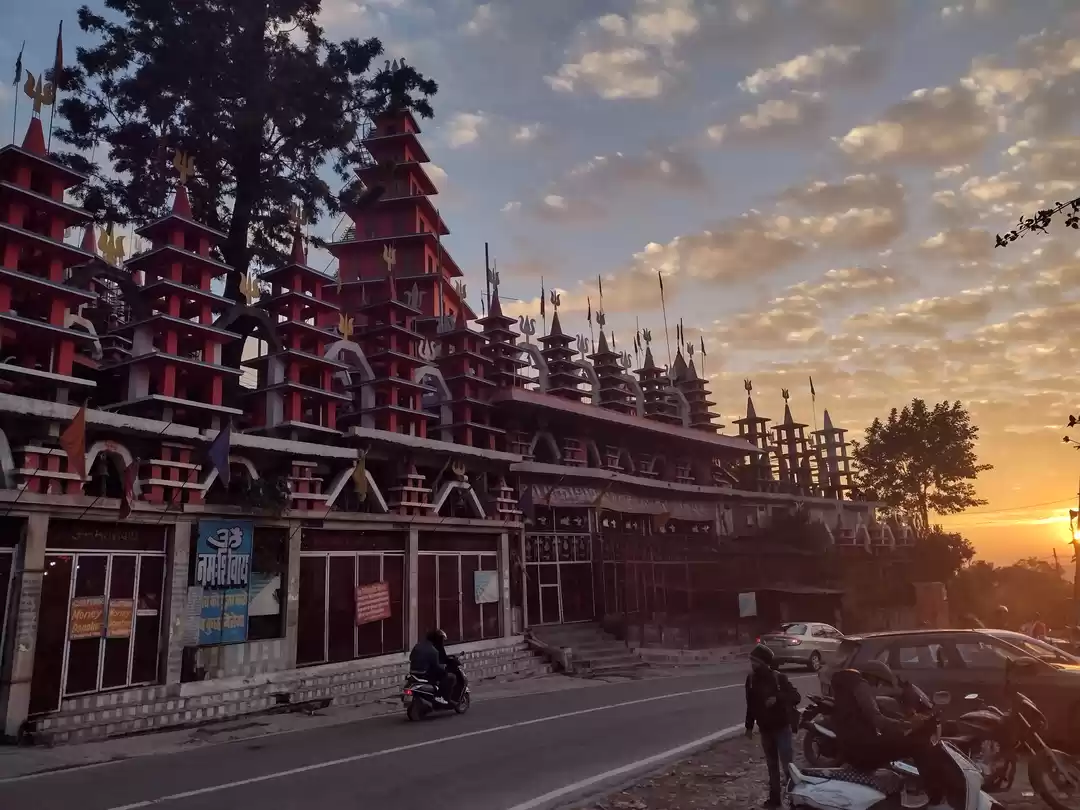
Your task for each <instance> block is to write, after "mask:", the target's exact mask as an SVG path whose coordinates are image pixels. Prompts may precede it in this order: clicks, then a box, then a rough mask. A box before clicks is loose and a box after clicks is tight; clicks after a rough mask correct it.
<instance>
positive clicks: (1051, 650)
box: [992, 633, 1080, 664]
mask: <svg viewBox="0 0 1080 810" xmlns="http://www.w3.org/2000/svg"><path fill="white" fill-rule="evenodd" d="M992 635H993V636H994V637H995V638H998V639H1001V640H1002V641H1004V642H1006V643H1008V644H1011V645H1012V646H1014V647H1017V648H1019V649H1021V650H1023V652H1024V654H1025V655H1030V656H1031V657H1032V658H1038V659H1039V660H1040V661H1045V662H1046V663H1048V664H1080V658H1077V657H1076V656H1075V655H1069V654H1068V653H1067V652H1065V651H1064V650H1059V649H1058V648H1057V647H1055V646H1054V645H1053V644H1047V643H1046V642H1045V641H1039V640H1038V639H1037V638H1031V637H1030V636H1025V635H1024V634H1023V633H993V634H992Z"/></svg>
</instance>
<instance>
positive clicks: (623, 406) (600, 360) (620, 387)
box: [589, 329, 637, 413]
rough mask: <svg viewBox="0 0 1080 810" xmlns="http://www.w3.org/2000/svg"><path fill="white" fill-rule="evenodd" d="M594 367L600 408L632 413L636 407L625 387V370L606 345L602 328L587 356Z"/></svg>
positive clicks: (617, 357) (614, 353) (616, 356)
mask: <svg viewBox="0 0 1080 810" xmlns="http://www.w3.org/2000/svg"><path fill="white" fill-rule="evenodd" d="M589 359H590V360H591V361H592V363H593V367H594V368H595V369H596V377H597V380H598V382H599V386H600V390H599V393H598V395H597V399H598V400H599V401H598V402H596V403H594V404H598V405H599V406H600V407H601V408H607V409H608V410H609V411H618V412H619V413H634V412H635V411H636V410H637V409H636V406H635V405H634V403H633V402H632V401H631V398H630V397H631V394H630V392H629V391H628V390H627V388H626V382H625V381H624V380H623V376H624V375H625V374H626V370H625V369H624V368H623V367H622V365H620V363H619V355H618V354H617V353H616V352H613V351H612V350H611V349H610V348H609V347H608V342H607V337H606V336H605V335H604V330H603V329H601V330H600V337H599V339H598V340H597V341H596V351H595V352H594V353H593V354H591V355H590V356H589Z"/></svg>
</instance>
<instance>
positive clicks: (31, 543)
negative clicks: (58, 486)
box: [0, 513, 49, 739]
mask: <svg viewBox="0 0 1080 810" xmlns="http://www.w3.org/2000/svg"><path fill="white" fill-rule="evenodd" d="M48 536H49V516H48V515H47V514H41V513H35V514H32V515H30V517H29V518H28V519H27V521H26V528H25V529H24V531H23V537H22V542H21V543H19V548H18V551H17V552H16V559H15V575H14V576H13V577H12V583H11V601H10V603H9V604H10V605H11V607H12V610H11V614H12V615H11V618H10V619H9V624H8V627H9V629H10V631H11V632H10V633H9V634H8V639H7V644H6V646H7V649H6V650H3V651H0V652H2V653H3V655H2V656H0V658H2V660H3V671H2V672H0V720H2V722H3V733H2V735H0V736H2V737H3V738H5V739H15V738H17V737H18V735H19V729H20V728H21V727H22V725H23V723H24V722H26V718H27V717H29V715H30V683H31V680H32V679H33V676H34V650H35V647H36V644H37V628H38V611H39V608H40V606H41V580H42V577H43V576H44V573H45V541H46V539H47V538H48Z"/></svg>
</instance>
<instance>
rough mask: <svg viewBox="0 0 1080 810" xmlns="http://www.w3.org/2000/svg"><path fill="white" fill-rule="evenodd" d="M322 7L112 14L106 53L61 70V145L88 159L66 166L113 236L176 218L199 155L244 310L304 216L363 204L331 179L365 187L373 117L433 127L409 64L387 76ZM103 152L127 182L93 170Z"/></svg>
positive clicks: (81, 56) (212, 0)
mask: <svg viewBox="0 0 1080 810" xmlns="http://www.w3.org/2000/svg"><path fill="white" fill-rule="evenodd" d="M321 5H322V3H321V0H200V2H178V1H177V0H105V7H106V9H107V10H109V11H111V12H114V14H112V15H110V16H109V17H108V18H106V17H105V16H103V15H102V14H98V13H96V12H94V11H92V10H91V9H90V8H89V7H87V6H83V7H82V8H80V9H79V25H80V27H81V28H82V30H83V31H86V32H90V33H94V34H98V35H100V37H101V42H100V44H98V45H97V46H96V47H93V48H89V49H86V48H79V49H78V52H77V58H78V65H77V66H73V67H68V68H65V70H64V71H63V76H62V77H61V78H60V81H59V85H60V88H61V101H60V104H59V107H58V110H59V112H60V115H61V116H62V118H63V120H64V122H65V125H64V126H62V127H61V128H60V129H59V130H58V131H57V133H56V134H57V136H58V137H59V138H60V140H62V141H63V142H65V143H67V144H69V145H70V146H73V147H75V148H76V149H78V150H80V151H81V152H82V153H83V154H78V153H73V154H68V155H65V156H64V158H65V159H66V161H67V162H68V163H69V164H71V165H72V166H73V167H74V168H76V169H78V170H79V171H82V172H84V173H86V174H88V175H90V176H91V180H90V182H89V183H88V184H86V185H85V186H84V187H83V189H82V192H81V193H82V195H83V204H84V206H85V207H86V209H87V210H88V211H89V212H91V213H92V214H93V215H94V217H95V218H96V219H97V220H98V221H99V222H112V223H116V224H120V225H127V224H129V223H130V224H135V225H141V224H145V223H147V222H149V221H152V220H153V219H155V218H156V217H158V216H160V215H161V214H162V213H163V211H164V207H165V205H166V201H167V197H168V193H169V189H170V181H169V177H170V170H169V163H168V161H169V159H170V153H171V152H172V150H178V151H180V152H182V153H184V154H185V155H187V156H190V157H191V158H193V159H194V162H195V170H196V171H195V175H194V177H193V178H192V179H191V180H190V181H189V183H188V189H189V192H190V196H191V201H192V207H193V209H194V214H195V216H196V217H197V218H198V219H199V220H201V221H202V222H205V223H206V224H208V225H210V226H211V227H213V228H216V229H218V230H220V231H223V232H224V233H226V234H227V238H226V239H225V241H224V243H223V244H222V246H221V248H220V252H221V258H222V260H223V261H224V262H225V263H226V264H228V265H230V266H231V267H232V268H233V272H232V273H230V274H229V275H228V277H227V280H226V287H225V294H226V296H227V297H229V298H230V299H232V300H234V301H240V300H241V299H242V296H241V293H240V280H241V279H242V278H243V276H244V275H245V274H246V273H247V271H248V269H249V267H251V266H252V265H253V264H254V265H256V266H273V265H275V264H277V263H280V262H283V261H284V260H285V259H286V257H287V254H286V251H287V249H288V240H289V211H290V207H291V205H292V204H294V203H299V204H300V205H301V206H302V209H303V212H304V215H305V217H306V218H307V219H308V220H313V219H315V218H317V217H319V216H322V215H326V214H330V215H335V214H337V213H339V212H340V211H341V210H342V206H343V200H342V196H346V197H351V196H352V197H354V196H355V195H356V193H357V191H356V190H355V186H352V187H350V191H349V192H348V193H346V194H344V195H338V194H335V193H334V191H333V189H332V188H331V187H330V185H329V184H328V183H327V182H326V181H325V180H324V179H322V177H320V176H319V175H320V172H322V171H323V170H324V169H327V168H328V169H329V170H330V171H331V172H332V173H333V174H336V175H337V176H338V177H339V178H340V179H341V180H342V181H343V182H345V181H347V180H349V179H350V178H351V177H352V176H353V174H352V170H353V169H354V167H356V166H357V165H358V164H360V162H361V160H362V154H361V150H360V146H359V142H358V135H359V134H360V131H361V127H362V125H363V122H364V120H365V118H367V117H368V116H370V115H372V114H375V113H377V112H379V111H382V110H384V109H386V108H388V107H394V108H399V109H400V108H406V109H411V110H413V111H415V112H416V113H417V114H418V115H420V116H422V117H425V118H430V117H431V115H432V109H431V105H430V103H429V101H428V99H429V98H430V96H432V95H433V94H434V93H435V92H436V91H437V90H438V87H437V85H436V84H435V82H434V81H432V80H430V79H427V78H425V77H424V76H423V75H422V74H420V73H419V72H418V71H416V70H415V69H414V68H412V67H411V66H407V65H405V64H404V62H402V63H401V65H400V66H398V64H397V63H396V62H395V64H394V67H393V68H391V67H390V65H389V63H386V67H385V69H380V70H374V71H373V70H372V64H373V62H374V61H375V59H376V58H378V57H379V56H380V55H381V54H382V52H383V46H382V43H380V42H379V40H378V39H375V38H372V39H368V40H366V41H364V42H361V41H359V40H356V39H348V40H345V41H344V42H341V43H335V42H331V41H329V40H328V39H327V38H326V36H325V34H324V31H323V29H322V28H321V27H320V26H319V25H318V23H317V22H316V17H317V14H318V12H319V10H320V7H321ZM100 147H104V148H105V149H104V150H102V149H101V148H100ZM95 150H96V152H97V156H98V157H99V158H100V157H101V156H102V154H103V151H104V154H105V155H106V156H107V157H108V159H109V161H110V162H111V164H112V168H113V169H114V170H115V172H114V173H104V172H102V171H100V170H99V169H98V167H97V166H96V165H94V164H93V163H91V161H90V160H89V159H88V158H87V157H86V156H85V153H92V152H94V151H95ZM324 173H325V172H324ZM346 202H347V201H346ZM240 349H241V347H240V346H236V347H235V352H236V355H237V356H236V357H235V358H232V360H233V361H234V363H235V362H239V351H240ZM226 362H227V363H228V362H229V358H226Z"/></svg>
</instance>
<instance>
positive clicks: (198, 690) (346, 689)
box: [25, 639, 553, 745]
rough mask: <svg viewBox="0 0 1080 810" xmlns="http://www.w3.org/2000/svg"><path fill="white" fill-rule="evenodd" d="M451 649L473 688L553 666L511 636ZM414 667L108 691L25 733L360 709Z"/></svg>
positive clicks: (352, 667)
mask: <svg viewBox="0 0 1080 810" xmlns="http://www.w3.org/2000/svg"><path fill="white" fill-rule="evenodd" d="M506 642H509V643H506ZM448 652H450V653H451V654H455V655H458V656H459V657H460V658H461V662H462V666H463V667H464V669H465V673H466V675H467V676H468V678H469V682H470V684H471V685H473V686H477V685H479V684H482V683H487V684H493V683H504V682H507V681H514V680H519V679H522V678H530V677H535V676H539V675H546V674H549V673H551V672H552V671H553V667H552V665H551V664H550V663H548V662H547V661H546V660H545V659H544V657H543V656H541V655H539V654H538V653H536V652H534V651H533V650H532V649H531V648H530V647H529V646H528V645H527V644H525V643H524V642H523V641H520V640H511V639H508V640H506V641H499V642H494V643H493V644H492V645H491V646H489V647H486V648H482V649H471V650H467V651H462V650H460V649H457V650H456V649H455V648H454V647H453V646H451V647H450V648H449V650H448ZM388 658H389V659H392V660H387V659H388ZM407 671H408V663H407V660H406V658H405V656H404V655H400V656H386V657H384V658H382V659H375V660H366V661H365V660H363V659H359V660H356V661H347V662H342V663H340V664H324V665H321V666H315V667H307V668H302V669H293V670H287V671H284V672H277V673H270V674H267V675H265V676H257V677H250V678H228V679H221V680H217V681H214V680H210V681H202V682H197V683H184V684H179V683H177V684H167V685H161V686H151V687H144V688H141V689H129V690H117V691H113V692H102V693H98V694H95V695H88V696H86V697H80V698H72V699H68V700H65V701H64V702H63V705H62V706H61V708H60V711H58V712H55V713H53V714H50V715H47V716H44V717H41V718H37V719H34V720H31V721H30V723H29V724H28V726H29V728H28V729H27V733H26V735H25V736H26V741H27V742H30V743H33V744H39V745H41V744H43V745H53V744H56V743H67V742H84V741H87V740H95V739H104V738H107V737H119V736H124V735H127V734H139V733H145V732H148V731H155V730H158V729H162V730H164V729H167V728H184V727H190V726H195V725H200V724H203V723H211V722H218V721H222V720H229V719H233V718H236V717H241V716H244V715H251V714H258V713H262V712H267V711H282V710H285V711H287V710H289V704H293V705H298V706H303V705H304V704H322V703H329V704H331V705H333V706H355V705H360V704H370V703H378V702H381V701H387V700H396V699H397V698H398V697H399V695H400V692H401V684H402V682H403V681H404V679H405V674H406V672H407Z"/></svg>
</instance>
